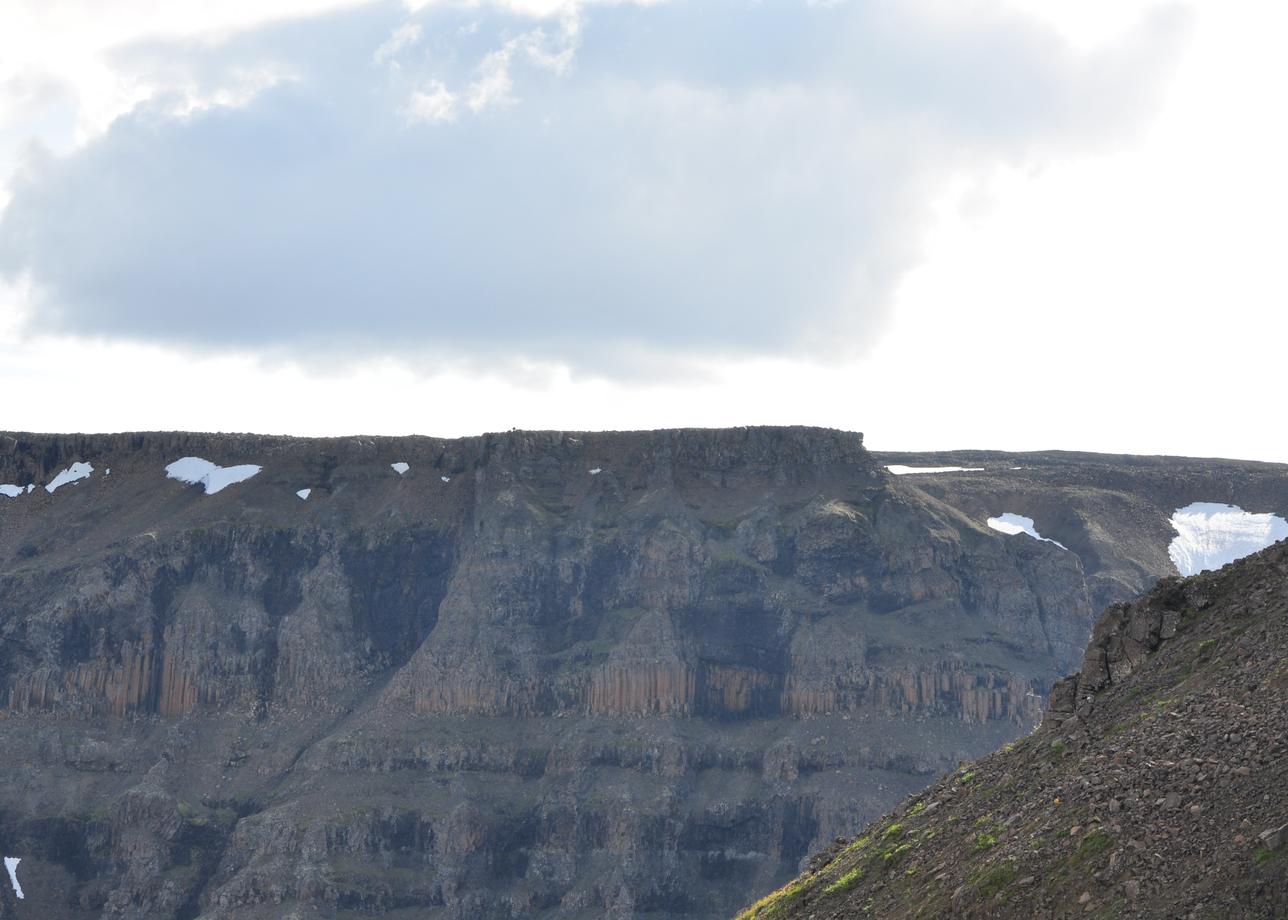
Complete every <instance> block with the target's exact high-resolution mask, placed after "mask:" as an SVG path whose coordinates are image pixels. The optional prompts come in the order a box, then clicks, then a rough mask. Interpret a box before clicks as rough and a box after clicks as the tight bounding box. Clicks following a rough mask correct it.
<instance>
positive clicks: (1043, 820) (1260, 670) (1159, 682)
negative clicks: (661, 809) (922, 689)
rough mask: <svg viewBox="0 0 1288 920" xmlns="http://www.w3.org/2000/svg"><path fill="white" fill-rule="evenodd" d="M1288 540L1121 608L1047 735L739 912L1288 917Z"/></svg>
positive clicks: (960, 774)
mask: <svg viewBox="0 0 1288 920" xmlns="http://www.w3.org/2000/svg"><path fill="white" fill-rule="evenodd" d="M1286 790H1288V544H1280V545H1278V546H1276V547H1274V548H1272V549H1269V550H1266V551H1265V552H1263V553H1261V554H1259V555H1257V556H1253V557H1249V558H1247V559H1245V560H1242V561H1240V562H1236V563H1234V564H1232V565H1230V566H1228V567H1226V568H1225V569H1223V570H1221V571H1219V572H1217V573H1213V574H1207V575H1201V576H1197V577H1194V578H1190V579H1185V580H1181V579H1169V580H1167V581H1165V582H1163V583H1161V584H1160V585H1159V586H1158V587H1157V588H1156V589H1155V590H1154V591H1152V592H1151V593H1150V594H1148V595H1147V596H1146V597H1144V598H1143V599H1142V600H1140V601H1138V602H1136V603H1133V604H1127V605H1115V606H1113V607H1110V608H1109V609H1108V610H1106V611H1105V613H1104V615H1103V616H1102V617H1101V619H1100V621H1099V623H1098V624H1097V626H1096V630H1095V634H1094V636H1093V639H1092V642H1091V644H1090V646H1089V647H1088V649H1087V653H1086V657H1085V659H1084V663H1083V668H1082V671H1081V673H1080V674H1077V675H1075V676H1074V677H1072V678H1068V679H1066V680H1064V681H1061V682H1060V683H1059V684H1057V685H1056V687H1055V688H1054V691H1053V693H1052V698H1051V707H1050V710H1049V711H1048V712H1047V714H1046V717H1045V719H1044V720H1043V723H1042V727H1041V728H1040V729H1039V730H1038V731H1037V732H1036V733H1034V734H1033V735H1030V736H1029V737H1026V738H1024V739H1022V740H1020V741H1017V742H1015V743H1014V744H1011V745H1007V746H1006V747H1005V748H1003V749H1002V750H1001V751H999V752H997V753H996V754H993V755H990V756H988V757H985V758H983V759H981V760H979V761H977V762H974V763H969V764H964V765H963V766H961V767H960V768H959V769H958V770H956V771H954V772H953V773H951V774H949V775H948V776H946V777H944V778H943V779H941V780H940V781H939V782H937V783H935V784H934V785H933V786H931V787H930V788H929V789H928V790H926V791H925V792H923V793H921V794H919V795H916V796H914V797H912V798H910V799H908V800H906V801H905V802H904V803H902V804H901V805H900V806H899V808H898V809H896V810H895V811H894V812H892V813H891V814H889V815H887V816H886V817H884V818H882V819H881V820H879V821H876V822H874V823H872V824H871V825H869V826H868V827H867V828H866V829H865V830H864V831H863V832H862V834H861V835H860V836H858V837H857V838H854V839H852V840H844V841H838V842H837V843H836V844H834V845H833V847H832V848H831V849H830V850H829V851H827V852H826V853H823V854H821V855H820V856H818V857H816V858H815V859H814V860H813V861H812V862H811V868H812V871H810V872H809V873H807V874H806V875H804V876H802V877H800V878H799V879H797V880H796V881H795V882H792V883H791V884H789V885H788V886H786V887H785V888H783V889H780V890H779V891H777V892H775V893H774V894H772V895H770V896H769V897H767V898H765V899H763V900H762V901H761V902H759V903H758V904H757V905H755V906H754V907H752V908H750V909H749V910H747V911H746V912H744V913H743V914H742V917H743V918H746V920H751V918H769V917H780V918H812V920H832V918H853V917H884V918H911V917H926V918H936V917H948V916H960V917H981V918H983V917H1014V918H1025V920H1028V918H1045V917H1052V918H1057V917H1075V916H1078V917H1082V916H1091V917H1157V918H1160V920H1161V918H1177V917H1213V918H1235V917H1266V918H1271V917H1285V916H1288V792H1286Z"/></svg>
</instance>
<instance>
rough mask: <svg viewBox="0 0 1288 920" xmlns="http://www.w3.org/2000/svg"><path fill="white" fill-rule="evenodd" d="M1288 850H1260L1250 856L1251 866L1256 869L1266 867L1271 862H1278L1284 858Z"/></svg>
mask: <svg viewBox="0 0 1288 920" xmlns="http://www.w3.org/2000/svg"><path fill="white" fill-rule="evenodd" d="M1285 853H1288V850H1286V849H1284V848H1283V847H1280V848H1279V849H1277V850H1267V849H1260V850H1257V852H1256V853H1254V854H1253V856H1252V864H1253V865H1254V866H1257V867H1261V866H1266V865H1269V864H1270V863H1273V862H1278V861H1279V860H1281V859H1283V858H1284V854H1285Z"/></svg>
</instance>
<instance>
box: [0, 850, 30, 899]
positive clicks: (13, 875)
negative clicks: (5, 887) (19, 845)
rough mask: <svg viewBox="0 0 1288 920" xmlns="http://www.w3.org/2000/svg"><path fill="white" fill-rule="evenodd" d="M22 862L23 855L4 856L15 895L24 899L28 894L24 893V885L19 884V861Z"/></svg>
mask: <svg viewBox="0 0 1288 920" xmlns="http://www.w3.org/2000/svg"><path fill="white" fill-rule="evenodd" d="M20 862H22V857H21V856H6V857H5V858H4V867H5V869H7V870H8V872H9V884H11V885H13V896H14V897H15V898H18V899H19V900H22V899H24V898H26V897H27V896H26V895H25V894H23V893H22V886H21V885H19V884H18V863H20Z"/></svg>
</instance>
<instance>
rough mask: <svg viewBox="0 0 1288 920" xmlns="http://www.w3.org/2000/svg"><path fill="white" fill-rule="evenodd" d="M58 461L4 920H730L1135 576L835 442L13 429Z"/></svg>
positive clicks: (31, 644)
mask: <svg viewBox="0 0 1288 920" xmlns="http://www.w3.org/2000/svg"><path fill="white" fill-rule="evenodd" d="M182 456H200V457H202V458H204V459H208V460H210V461H212V462H215V463H219V464H221V465H232V464H242V463H253V464H256V465H259V466H262V468H263V469H262V471H261V472H260V473H259V474H257V475H256V476H254V477H253V478H251V479H249V480H246V481H245V482H242V483H239V484H237V485H234V486H230V487H229V488H227V489H225V490H223V491H220V492H218V493H217V494H215V495H206V494H204V492H203V490H201V489H200V488H198V487H194V486H188V485H184V484H182V483H179V482H177V481H174V480H169V479H166V478H165V476H164V474H163V473H162V470H163V468H164V467H165V465H166V464H168V463H170V462H172V461H174V460H176V459H178V458H179V457H182ZM72 462H87V463H90V464H91V465H92V466H93V467H94V469H95V473H94V474H93V475H91V476H90V477H89V478H87V479H85V480H82V481H80V482H78V483H75V484H73V485H69V486H64V487H62V488H60V489H59V490H57V491H56V492H55V493H52V494H50V493H48V492H46V491H45V490H44V489H39V488H38V489H35V490H34V491H32V492H31V493H29V494H28V493H25V492H24V494H22V495H21V496H20V497H18V498H15V499H7V498H3V499H0V741H3V743H4V745H5V748H6V751H7V752H8V753H9V756H10V760H11V762H12V763H13V764H15V765H18V767H17V769H16V770H15V771H14V777H15V778H14V779H12V780H11V782H10V783H9V784H7V785H6V786H4V787H3V789H0V828H3V830H4V832H5V834H6V847H7V848H8V850H10V851H12V852H14V854H15V855H18V856H22V858H23V862H22V864H21V865H22V868H21V871H22V872H23V873H24V874H25V879H26V880H27V881H28V884H27V886H26V887H27V890H28V892H29V893H30V894H31V895H32V896H31V897H30V898H29V899H27V900H26V901H24V902H23V904H21V905H17V906H15V907H14V908H13V909H14V910H17V911H22V910H27V911H28V913H27V914H22V913H18V914H16V915H17V916H28V915H30V916H40V917H54V918H57V917H89V916H95V917H97V916H108V917H112V916H118V917H127V916H135V915H139V914H140V913H141V914H143V915H151V916H159V917H166V916H172V917H183V918H193V917H199V916H200V917H211V918H215V917H233V916H236V917H279V916H284V915H289V914H290V913H291V912H294V913H296V914H298V915H299V916H302V917H303V916H335V915H340V914H343V913H344V912H346V911H357V912H361V911H390V912H393V911H405V912H408V913H409V914H411V915H424V914H428V915H439V916H444V917H512V916H516V917H517V916H532V915H549V916H577V915H579V914H580V915H594V916H617V917H629V916H634V915H637V914H645V913H648V914H652V915H659V916H661V915H669V916H701V917H705V916H713V915H718V914H720V913H721V912H724V911H731V910H732V909H733V908H734V907H735V906H736V905H737V904H738V903H740V902H741V900H742V899H743V898H744V897H745V894H746V892H747V891H749V890H767V889H768V888H770V887H772V885H774V884H776V883H777V882H779V881H781V880H782V879H784V878H786V877H788V876H790V875H791V874H792V873H794V872H795V871H797V869H798V868H799V866H800V864H801V861H802V859H803V858H804V857H805V855H806V854H807V853H808V852H809V851H810V849H811V848H814V847H817V846H818V845H819V844H820V843H821V842H822V841H826V840H829V839H832V838H833V837H835V836H837V835H838V834H845V833H850V832H852V831H853V830H854V829H855V828H856V827H858V826H859V825H860V824H861V823H862V822H863V821H864V820H866V819H868V818H870V817H871V816H873V815H876V814H879V813H880V812H881V811H882V810H883V809H885V808H887V807H888V806H889V805H890V803H891V802H893V801H895V800H897V798H898V797H899V796H901V795H904V794H906V793H908V792H911V791H914V790H916V789H918V788H920V787H921V786H922V785H923V784H924V783H925V782H926V779H927V778H928V777H929V776H931V775H934V774H935V773H936V772H938V771H940V770H943V769H946V768H948V767H950V766H951V765H952V764H953V763H955V762H956V761H957V760H959V759H961V758H963V757H969V756H976V755H978V754H981V753H983V752H984V751H986V750H989V749H991V748H993V747H995V746H996V745H998V744H1000V743H1002V742H1004V741H1006V740H1008V739H1010V738H1013V737H1015V736H1017V735H1020V734H1022V733H1024V732H1025V731H1027V730H1028V729H1029V728H1031V727H1032V726H1033V725H1034V724H1035V723H1036V721H1037V718H1038V715H1039V711H1040V705H1041V700H1042V699H1043V697H1044V695H1045V693H1046V691H1047V689H1048V687H1050V686H1051V684H1052V682H1053V681H1054V680H1055V679H1056V678H1057V677H1058V676H1059V675H1060V674H1063V673H1065V672H1067V671H1068V670H1070V669H1071V668H1073V667H1075V666H1076V665H1077V664H1078V662H1079V661H1080V660H1081V658H1082V654H1083V648H1084V646H1085V643H1086V638H1087V634H1088V632H1089V631H1090V628H1091V619H1092V615H1091V610H1092V608H1091V603H1090V600H1089V597H1090V596H1091V594H1092V593H1093V592H1094V591H1096V590H1100V589H1099V588H1094V587H1093V586H1095V585H1102V584H1103V583H1104V581H1103V579H1104V577H1105V573H1106V572H1109V573H1112V577H1113V578H1115V579H1119V578H1125V577H1126V576H1125V575H1123V573H1125V572H1128V571H1129V570H1130V569H1131V566H1133V565H1136V562H1135V561H1132V562H1130V564H1129V563H1128V562H1125V561H1124V560H1123V559H1122V558H1119V557H1115V556H1113V553H1112V550H1113V545H1112V544H1111V543H1106V542H1104V541H1101V542H1099V543H1097V544H1096V545H1095V552H1088V553H1086V554H1085V555H1084V554H1083V553H1080V552H1068V551H1065V550H1062V549H1060V548H1058V547H1056V546H1055V545H1054V544H1049V543H1040V542H1038V541H1035V540H1031V539H1029V538H1027V537H1006V536H1004V535H1001V534H999V533H997V532H996V531H992V530H990V529H988V528H987V527H986V526H985V525H984V523H983V520H982V519H981V518H980V517H979V516H978V515H976V514H974V512H967V511H965V510H963V507H961V505H964V504H965V501H964V500H963V501H957V499H958V498H960V496H956V497H954V495H953V494H952V493H951V490H948V489H947V487H945V486H937V487H935V488H939V489H940V493H936V492H935V489H934V488H932V487H931V484H926V483H923V484H917V483H912V482H906V481H903V480H900V479H896V478H893V477H891V476H889V475H887V474H886V473H885V471H884V469H883V467H882V464H881V463H879V462H877V461H876V460H875V459H874V458H873V457H872V455H870V454H869V453H868V452H867V451H866V450H865V449H864V448H863V445H862V439H861V437H860V436H859V435H856V434H851V433H846V432H836V431H825V430H818V429H796V428H790V429H732V430H727V431H693V430H689V431H662V432H624V433H601V434H596V433H580V434H568V433H561V432H510V433H507V434H501V435H489V436H485V437H481V438H467V439H460V440H441V439H432V438H401V439H389V438H345V439H289V438H268V437H258V436H249V435H235V436H222V435H200V434H141V435H119V436H104V437H89V436H35V435H25V434H14V435H12V436H6V437H4V438H0V482H9V483H15V484H21V485H26V484H28V483H35V484H41V483H44V482H47V481H48V480H49V479H50V478H52V476H53V475H54V474H56V473H57V472H58V471H59V470H61V469H63V468H65V467H66V466H67V465H69V464H70V463H72ZM396 462H398V463H406V464H408V468H407V470H406V471H405V472H404V473H403V474H399V473H397V472H395V471H394V470H393V469H391V464H392V463H396ZM1030 462H1032V461H1030ZM1118 462H1119V461H1114V462H1113V463H1109V464H1108V466H1107V467H1106V469H1107V472H1106V476H1110V475H1112V476H1113V477H1114V478H1115V481H1120V480H1122V479H1123V475H1124V474H1123V473H1122V472H1121V470H1120V469H1119V467H1118V466H1116V465H1115V464H1116V463H1118ZM1088 463H1090V461H1085V462H1084V464H1083V466H1081V467H1079V470H1080V471H1081V472H1079V474H1078V475H1079V476H1081V477H1083V479H1085V478H1086V476H1087V473H1086V468H1087V464H1088ZM108 468H110V469H111V471H112V473H111V476H110V477H109V476H107V475H106V470H107V469H108ZM1056 468H1057V470H1058V469H1062V467H1059V466H1058V465H1057V467H1056ZM1004 474H1005V471H1004V470H1002V469H1001V467H1000V465H999V468H998V469H997V470H996V471H993V472H990V473H989V474H988V475H989V476H992V477H994V478H995V479H997V480H998V481H1001V480H1002V479H1004ZM1028 475H1029V476H1030V481H1031V482H1032V481H1033V477H1034V476H1036V474H1028ZM1230 475H1231V474H1230V472H1229V471H1228V470H1224V471H1222V472H1221V476H1222V477H1223V481H1224V480H1228V479H1229V477H1230ZM1259 475H1260V473H1259V472H1258V471H1256V470H1253V471H1252V472H1250V473H1249V476H1250V477H1251V478H1253V479H1255V478H1256V477H1257V476H1259ZM1127 478H1128V480H1130V476H1128V477H1127ZM1257 481H1258V482H1259V480H1257ZM1081 482H1082V480H1080V483H1081ZM304 488H308V489H311V490H312V491H311V492H310V494H309V498H308V500H307V501H304V500H301V499H300V498H299V497H297V495H296V492H297V490H300V489H304ZM1034 488H1036V487H1034ZM1045 489H1046V491H1047V492H1048V493H1050V494H1051V495H1054V496H1056V497H1057V498H1058V496H1059V495H1060V494H1061V492H1060V489H1061V485H1060V482H1059V480H1058V476H1056V477H1055V478H1053V479H1051V480H1050V481H1048V482H1046V483H1045ZM1068 494H1069V500H1070V502H1071V503H1073V504H1075V505H1076V506H1077V507H1078V508H1080V509H1084V510H1085V509H1086V507H1087V505H1086V502H1087V498H1086V495H1087V490H1086V488H1085V484H1080V485H1079V486H1078V487H1077V488H1076V489H1074V490H1071V491H1070V492H1069V493H1068ZM1114 494H1115V496H1116V497H1115V498H1114V502H1119V503H1121V502H1126V501H1130V502H1132V503H1135V505H1134V507H1137V508H1139V507H1143V506H1144V504H1147V503H1148V502H1150V501H1153V499H1152V498H1151V497H1150V493H1149V492H1148V490H1147V489H1146V490H1143V491H1142V493H1141V494H1136V493H1114ZM998 500H999V501H1000V500H1001V499H1000V498H999V499H998ZM1049 500H1051V501H1055V499H1054V498H1051V499H1049ZM990 501H991V499H990ZM954 502H957V503H956V504H955V503H954ZM1079 503H1081V504H1079ZM1109 504H1111V505H1112V504H1113V502H1110V503H1109ZM1018 510H1023V509H1018ZM1070 513H1071V515H1072V516H1073V517H1072V518H1071V519H1077V514H1078V513H1082V512H1076V513H1075V512H1070ZM1166 513H1167V509H1164V508H1161V507H1160V508H1158V509H1157V511H1156V514H1157V515H1159V516H1160V517H1161V518H1162V520H1164V521H1165V520H1166ZM1152 526H1153V522H1152V520H1151V522H1150V527H1152ZM1044 527H1045V524H1044ZM1151 532H1152V531H1151ZM1056 536H1057V537H1058V538H1061V539H1062V542H1063V538H1062V537H1063V535H1062V534H1059V533H1057V534H1056ZM1075 536H1076V535H1075ZM1071 539H1072V538H1071ZM1143 539H1144V538H1143V537H1141V536H1139V534H1136V535H1128V537H1126V538H1124V545H1130V546H1136V545H1137V542H1139V541H1142V540H1143ZM1132 552H1133V553H1135V550H1133V551H1132ZM1131 558H1132V560H1136V558H1137V557H1136V555H1133V556H1132V557H1131ZM1163 558H1164V560H1165V558H1166V557H1165V554H1164V555H1163ZM1133 571H1134V570H1133ZM1142 571H1144V570H1142ZM1160 574H1164V572H1163V571H1162V570H1159V571H1153V572H1152V576H1157V575H1160ZM1141 577H1144V576H1143V575H1142V576H1141ZM1159 629H1160V630H1161V629H1162V626H1159ZM1130 635H1133V634H1132V633H1131V630H1127V631H1126V632H1124V633H1123V636H1127V637H1130ZM1146 635H1153V633H1151V632H1150V631H1149V630H1148V629H1147V630H1146ZM1106 641H1107V642H1109V641H1110V640H1108V639H1106ZM1117 641H1118V643H1119V644H1118V645H1114V646H1113V648H1114V649H1118V648H1120V647H1121V649H1124V650H1128V649H1129V648H1134V647H1129V646H1128V645H1127V644H1126V639H1125V638H1123V639H1119V640H1117ZM1133 641H1136V640H1133ZM1109 648H1110V646H1108V645H1107V646H1106V649H1107V651H1106V655H1107V656H1108V655H1110V654H1111V652H1110V651H1109V650H1108V649H1109ZM1112 654H1113V655H1119V652H1118V651H1113V652H1112ZM1106 660H1107V661H1108V658H1107V659H1106ZM1114 660H1115V661H1117V660H1119V659H1117V658H1115V659H1114ZM1106 667H1107V668H1108V669H1109V672H1110V673H1112V671H1113V667H1111V666H1110V665H1109V664H1107V665H1106ZM32 910H35V911H36V913H35V914H31V913H30V911H32Z"/></svg>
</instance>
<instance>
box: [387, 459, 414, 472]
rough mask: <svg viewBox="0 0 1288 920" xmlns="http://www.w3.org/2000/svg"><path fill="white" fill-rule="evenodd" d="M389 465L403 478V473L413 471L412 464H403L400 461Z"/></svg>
mask: <svg viewBox="0 0 1288 920" xmlns="http://www.w3.org/2000/svg"><path fill="white" fill-rule="evenodd" d="M389 465H390V466H392V467H393V468H394V472H395V473H397V474H398V475H399V476H401V475H402V474H403V473H405V472H407V471H408V470H409V469H411V464H410V463H403V462H402V461H401V460H399V461H398V462H397V463H391V464H389Z"/></svg>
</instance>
